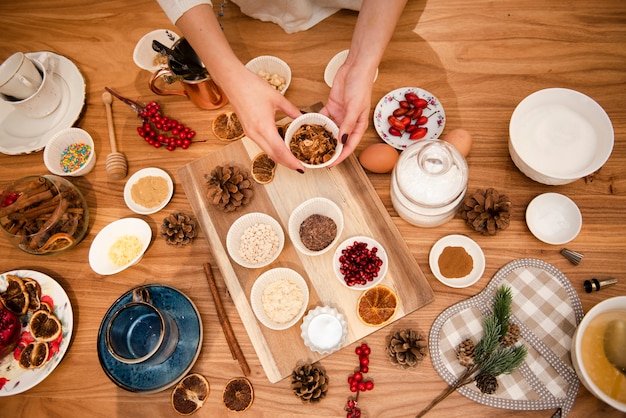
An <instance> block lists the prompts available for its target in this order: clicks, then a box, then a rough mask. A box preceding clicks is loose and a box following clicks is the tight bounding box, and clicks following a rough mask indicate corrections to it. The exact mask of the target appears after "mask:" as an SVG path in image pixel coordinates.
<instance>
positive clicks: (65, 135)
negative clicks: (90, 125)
mask: <svg viewBox="0 0 626 418" xmlns="http://www.w3.org/2000/svg"><path fill="white" fill-rule="evenodd" d="M74 144H85V145H86V146H88V147H89V154H88V155H87V159H86V160H85V162H84V163H83V164H82V165H81V166H80V167H79V168H76V169H74V170H72V171H69V172H66V171H65V169H64V168H63V165H62V163H61V160H62V158H63V152H64V151H65V150H66V149H67V148H68V147H70V146H72V145H74ZM43 161H44V163H45V164H46V168H47V169H48V170H49V171H50V172H51V173H52V174H56V175H57V176H70V177H77V176H84V175H85V174H87V173H89V172H90V171H91V170H92V169H93V168H94V167H95V165H96V150H95V148H94V143H93V138H91V135H89V133H88V132H87V131H85V130H83V129H80V128H66V129H63V130H61V131H59V132H57V133H56V134H54V135H53V136H52V137H51V138H50V140H49V141H48V144H47V145H46V147H45V148H44V150H43Z"/></svg>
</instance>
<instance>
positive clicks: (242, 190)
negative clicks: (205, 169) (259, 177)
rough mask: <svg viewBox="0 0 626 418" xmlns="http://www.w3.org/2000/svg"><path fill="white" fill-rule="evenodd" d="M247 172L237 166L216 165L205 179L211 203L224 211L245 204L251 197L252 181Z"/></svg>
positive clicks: (235, 208) (229, 210) (233, 209)
mask: <svg viewBox="0 0 626 418" xmlns="http://www.w3.org/2000/svg"><path fill="white" fill-rule="evenodd" d="M248 177H249V173H248V172H247V171H246V170H243V169H242V168H241V167H239V166H232V165H228V166H221V165H220V166H217V167H215V169H213V171H211V174H207V175H205V178H206V179H207V197H208V198H209V202H210V203H211V204H212V205H215V206H217V207H219V208H220V209H222V210H223V211H225V212H232V211H235V210H237V209H239V208H240V207H243V206H245V205H246V204H248V203H249V202H250V199H252V195H253V194H254V193H253V191H252V182H251V181H250V179H249V178H248Z"/></svg>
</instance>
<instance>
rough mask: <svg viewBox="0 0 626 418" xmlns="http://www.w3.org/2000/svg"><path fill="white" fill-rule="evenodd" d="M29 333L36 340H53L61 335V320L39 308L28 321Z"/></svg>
mask: <svg viewBox="0 0 626 418" xmlns="http://www.w3.org/2000/svg"><path fill="white" fill-rule="evenodd" d="M28 326H29V327H30V333H31V334H32V335H33V337H34V338H35V340H37V341H43V342H46V341H54V340H56V339H57V338H59V335H61V330H62V327H61V321H59V318H57V317H56V315H55V314H53V313H51V312H48V311H47V310H46V309H39V310H38V311H36V312H35V313H33V316H31V317H30V321H29V322H28Z"/></svg>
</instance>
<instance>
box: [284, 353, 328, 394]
mask: <svg viewBox="0 0 626 418" xmlns="http://www.w3.org/2000/svg"><path fill="white" fill-rule="evenodd" d="M291 389H292V390H293V393H294V394H295V395H296V396H297V397H299V398H300V399H301V400H302V402H309V403H316V402H319V401H320V400H322V399H323V398H324V397H325V396H326V392H328V376H327V375H326V372H325V371H324V369H323V368H322V367H321V366H320V365H319V363H314V364H304V365H302V366H298V367H296V368H295V369H294V370H293V372H292V374H291Z"/></svg>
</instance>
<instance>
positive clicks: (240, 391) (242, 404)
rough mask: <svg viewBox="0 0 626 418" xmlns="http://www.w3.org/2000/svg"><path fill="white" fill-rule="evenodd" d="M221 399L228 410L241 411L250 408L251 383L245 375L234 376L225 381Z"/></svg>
mask: <svg viewBox="0 0 626 418" xmlns="http://www.w3.org/2000/svg"><path fill="white" fill-rule="evenodd" d="M222 401H223V402H224V405H226V408H228V410H229V411H233V412H243V411H245V410H247V409H248V408H250V406H251V405H252V401H254V389H252V383H250V381H249V380H248V379H246V378H245V377H234V378H232V379H230V380H229V381H228V383H226V386H225V387H224V392H222Z"/></svg>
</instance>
